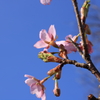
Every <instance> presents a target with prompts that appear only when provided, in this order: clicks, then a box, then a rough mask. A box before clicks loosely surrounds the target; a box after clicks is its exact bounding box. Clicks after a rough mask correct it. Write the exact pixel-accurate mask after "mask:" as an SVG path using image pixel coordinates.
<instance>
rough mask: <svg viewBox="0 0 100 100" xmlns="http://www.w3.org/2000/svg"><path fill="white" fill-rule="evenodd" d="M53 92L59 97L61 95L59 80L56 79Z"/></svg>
mask: <svg viewBox="0 0 100 100" xmlns="http://www.w3.org/2000/svg"><path fill="white" fill-rule="evenodd" d="M53 93H54V95H55V96H57V97H59V96H60V89H59V87H58V80H55V87H54V90H53Z"/></svg>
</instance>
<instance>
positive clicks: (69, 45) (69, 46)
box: [56, 35, 77, 54]
mask: <svg viewBox="0 0 100 100" xmlns="http://www.w3.org/2000/svg"><path fill="white" fill-rule="evenodd" d="M68 38H71V39H72V40H73V41H74V40H75V38H76V36H74V37H72V35H68V36H66V38H65V39H66V41H57V42H56V44H57V45H61V44H62V45H63V46H64V48H65V49H66V50H67V54H69V53H71V52H76V51H77V49H76V48H75V47H74V45H73V44H72V43H71V42H70V40H69V39H68Z"/></svg>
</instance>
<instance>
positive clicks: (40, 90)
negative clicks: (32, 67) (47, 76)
mask: <svg viewBox="0 0 100 100" xmlns="http://www.w3.org/2000/svg"><path fill="white" fill-rule="evenodd" d="M24 77H27V78H28V79H26V80H25V83H26V84H27V85H28V86H29V87H30V91H31V93H32V94H36V96H37V98H41V100H46V95H45V92H44V90H45V87H44V85H42V84H41V81H40V80H38V79H36V78H35V77H33V76H31V75H26V74H25V75H24Z"/></svg>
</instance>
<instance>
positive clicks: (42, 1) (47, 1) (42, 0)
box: [40, 0, 52, 5]
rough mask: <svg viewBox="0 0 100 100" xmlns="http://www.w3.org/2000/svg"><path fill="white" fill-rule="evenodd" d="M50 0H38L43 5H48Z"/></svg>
mask: <svg viewBox="0 0 100 100" xmlns="http://www.w3.org/2000/svg"><path fill="white" fill-rule="evenodd" d="M51 1H52V0H40V3H41V4H43V5H49V4H50V2H51Z"/></svg>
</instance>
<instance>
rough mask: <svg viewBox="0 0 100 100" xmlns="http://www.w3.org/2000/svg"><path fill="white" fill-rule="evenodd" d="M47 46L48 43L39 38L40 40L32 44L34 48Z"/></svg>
mask: <svg viewBox="0 0 100 100" xmlns="http://www.w3.org/2000/svg"><path fill="white" fill-rule="evenodd" d="M47 46H48V44H47V43H45V42H44V41H42V40H40V41H38V42H36V43H35V44H34V47H36V48H45V47H47Z"/></svg>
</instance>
